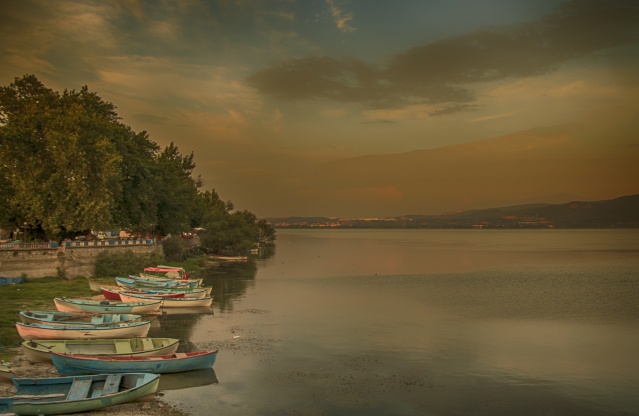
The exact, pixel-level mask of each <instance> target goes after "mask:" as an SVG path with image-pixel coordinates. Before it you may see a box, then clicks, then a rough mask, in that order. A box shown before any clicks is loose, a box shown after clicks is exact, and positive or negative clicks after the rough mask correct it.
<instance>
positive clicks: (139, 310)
mask: <svg viewBox="0 0 639 416" xmlns="http://www.w3.org/2000/svg"><path fill="white" fill-rule="evenodd" d="M53 303H55V307H56V308H57V309H58V310H59V311H60V312H97V313H105V312H106V313H125V314H136V315H145V314H153V313H157V312H158V311H159V310H160V301H159V300H157V299H151V300H147V301H143V302H142V301H141V302H111V301H108V300H92V299H67V298H55V299H53Z"/></svg>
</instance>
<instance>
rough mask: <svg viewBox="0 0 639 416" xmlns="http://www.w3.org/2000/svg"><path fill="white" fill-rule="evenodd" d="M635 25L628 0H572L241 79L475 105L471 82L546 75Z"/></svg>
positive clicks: (374, 101)
mask: <svg viewBox="0 0 639 416" xmlns="http://www.w3.org/2000/svg"><path fill="white" fill-rule="evenodd" d="M329 5H333V2H332V1H329ZM638 33H639V9H638V8H637V6H636V4H635V3H633V2H630V1H610V2H598V1H589V0H583V1H576V0H575V1H569V2H567V3H565V4H564V5H562V6H561V7H560V8H558V9H557V10H556V12H555V13H552V14H549V15H547V16H545V17H543V18H541V19H539V20H536V21H531V22H526V23H523V24H520V25H514V26H504V27H494V28H486V29H482V30H478V31H475V32H472V33H468V34H466V35H463V36H457V37H452V38H448V39H443V40H440V41H437V42H433V43H429V44H425V45H421V46H418V47H414V48H411V49H408V50H406V51H404V52H402V53H399V54H396V55H394V56H392V57H391V58H390V59H389V61H388V63H387V64H386V65H385V66H382V65H374V64H370V63H368V62H365V61H363V60H360V59H357V58H354V57H341V58H335V57H328V56H311V57H307V58H299V59H289V60H285V61H281V62H279V63H275V64H274V65H272V66H270V67H267V68H264V69H262V70H260V71H258V72H256V73H254V74H252V75H251V76H249V77H248V79H247V81H248V83H249V85H251V86H252V87H254V88H256V89H257V90H258V91H259V92H260V93H262V94H266V95H271V96H274V97H277V98H279V99H282V100H302V99H328V100H332V101H336V102H349V103H357V104H360V105H363V106H365V107H367V108H378V109H390V108H401V107H407V106H414V105H422V104H440V106H439V107H438V108H436V109H434V111H432V112H431V114H430V115H431V116H437V115H444V114H452V113H455V112H462V111H469V110H475V109H476V108H477V107H476V106H474V105H472V104H471V103H472V102H475V101H476V100H477V95H476V92H475V90H474V87H473V86H475V85H478V84H479V83H486V82H495V81H504V80H516V79H523V78H530V77H538V76H541V75H546V74H549V73H552V72H554V71H556V70H557V69H558V68H559V67H560V66H562V65H564V64H566V63H568V62H570V61H573V60H575V59H578V58H584V57H589V56H595V55H596V54H600V55H601V53H602V52H603V51H605V50H608V49H611V48H615V47H621V46H625V45H628V44H631V43H633V42H636V41H637V35H638ZM635 58H636V57H635Z"/></svg>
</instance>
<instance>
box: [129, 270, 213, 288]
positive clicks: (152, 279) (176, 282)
mask: <svg viewBox="0 0 639 416" xmlns="http://www.w3.org/2000/svg"><path fill="white" fill-rule="evenodd" d="M143 275H144V273H140V275H139V276H135V275H132V274H130V275H129V279H133V280H135V281H142V282H145V283H158V282H159V283H169V286H168V287H173V286H178V287H183V286H188V287H191V288H196V287H199V286H200V285H201V284H202V279H182V280H180V279H171V278H167V277H157V276H153V275H148V274H147V275H144V276H143Z"/></svg>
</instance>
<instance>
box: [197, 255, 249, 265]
mask: <svg viewBox="0 0 639 416" xmlns="http://www.w3.org/2000/svg"><path fill="white" fill-rule="evenodd" d="M207 257H208V258H211V259H214V260H220V261H226V262H230V263H246V262H247V261H248V256H216V255H213V254H210V255H208V256H207Z"/></svg>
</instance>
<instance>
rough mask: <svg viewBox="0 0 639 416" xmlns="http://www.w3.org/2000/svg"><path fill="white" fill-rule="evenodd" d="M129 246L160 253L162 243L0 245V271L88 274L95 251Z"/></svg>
mask: <svg viewBox="0 0 639 416" xmlns="http://www.w3.org/2000/svg"><path fill="white" fill-rule="evenodd" d="M129 250H130V251H133V252H134V253H136V254H149V253H153V252H159V253H161V251H162V246H161V245H159V244H157V243H155V242H154V243H153V244H141V245H126V246H124V245H122V246H108V245H107V246H81V247H66V246H60V247H56V248H33V249H28V248H27V249H25V248H21V249H16V250H7V249H2V250H0V275H2V276H7V277H18V276H20V275H22V274H25V275H26V276H27V278H36V277H45V276H56V275H58V272H62V273H64V275H65V276H66V277H78V276H84V277H91V276H93V272H94V270H95V260H96V258H97V256H98V254H100V253H101V252H103V251H109V252H112V253H124V252H126V251H129Z"/></svg>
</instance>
